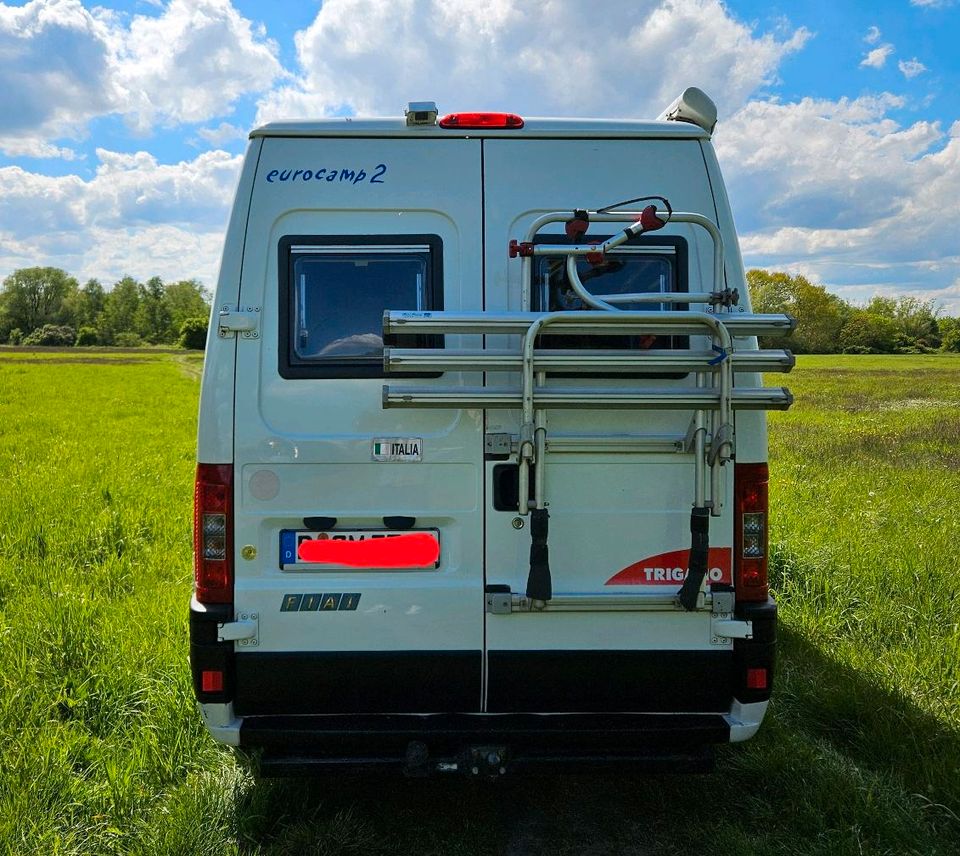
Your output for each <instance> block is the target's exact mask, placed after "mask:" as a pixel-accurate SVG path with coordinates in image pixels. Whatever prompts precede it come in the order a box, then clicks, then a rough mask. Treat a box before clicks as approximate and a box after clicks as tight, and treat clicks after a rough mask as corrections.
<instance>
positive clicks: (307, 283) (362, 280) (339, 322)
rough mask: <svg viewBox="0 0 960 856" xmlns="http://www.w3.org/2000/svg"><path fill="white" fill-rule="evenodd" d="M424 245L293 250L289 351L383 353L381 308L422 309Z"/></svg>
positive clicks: (320, 355) (319, 355) (306, 355)
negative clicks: (408, 248)
mask: <svg viewBox="0 0 960 856" xmlns="http://www.w3.org/2000/svg"><path fill="white" fill-rule="evenodd" d="M428 254H429V253H428V251H427V249H426V248H423V249H422V250H420V251H416V252H369V253H367V252H364V253H358V252H356V251H347V252H323V253H317V252H316V249H315V248H311V250H310V252H309V253H308V254H300V253H296V252H295V253H294V262H293V278H294V283H295V287H294V318H293V321H294V327H295V329H294V331H293V342H294V352H295V353H296V355H297V357H299V358H300V359H303V360H313V359H324V358H330V357H333V358H339V359H342V358H344V357H382V356H383V310H384V309H387V308H389V309H423V308H424V306H425V304H426V302H427V300H426V283H427V261H428Z"/></svg>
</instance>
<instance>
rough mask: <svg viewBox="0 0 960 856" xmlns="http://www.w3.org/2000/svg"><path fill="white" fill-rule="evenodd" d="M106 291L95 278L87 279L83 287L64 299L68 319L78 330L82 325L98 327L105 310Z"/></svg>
mask: <svg viewBox="0 0 960 856" xmlns="http://www.w3.org/2000/svg"><path fill="white" fill-rule="evenodd" d="M104 300H105V293H104V290H103V286H102V285H100V283H99V282H98V281H97V280H95V279H90V280H87V283H86V284H85V285H84V286H83V288H81V289H79V290H78V291H75V292H74V293H73V294H71V295H69V296H68V297H67V298H65V299H64V301H63V306H64V314H65V316H66V319H65V320H66V321H67V322H68V323H69V324H72V325H73V326H74V327H76V328H77V329H78V330H79V328H81V327H96V326H97V324H98V323H99V320H100V314H101V313H102V312H103V304H104Z"/></svg>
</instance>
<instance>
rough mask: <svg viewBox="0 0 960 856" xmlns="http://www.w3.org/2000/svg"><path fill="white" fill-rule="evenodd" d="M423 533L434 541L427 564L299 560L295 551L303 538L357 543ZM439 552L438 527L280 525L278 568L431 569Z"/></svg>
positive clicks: (342, 571) (304, 569)
mask: <svg viewBox="0 0 960 856" xmlns="http://www.w3.org/2000/svg"><path fill="white" fill-rule="evenodd" d="M413 534H427V535H430V536H431V537H432V538H433V540H434V541H436V543H437V560H436V562H434V563H432V564H430V565H416V564H414V565H405V566H392V567H376V566H357V565H355V564H344V563H342V562H316V561H307V560H303V559H301V558H300V557H299V555H298V550H299V547H300V544H301V543H302V542H303V541H304V540H318V541H325V540H329V541H346V542H353V543H359V542H363V541H372V540H383V539H389V538H398V537H402V536H404V535H413ZM442 555H443V549H442V545H441V543H440V530H439V529H437V528H433V527H424V528H418V529H379V528H367V529H363V528H358V529H331V530H328V531H326V532H318V531H315V530H310V529H281V530H280V570H281V571H315V572H316V571H338V572H341V573H344V572H346V573H369V572H371V571H372V572H381V573H394V572H397V571H399V572H403V571H434V570H437V568H439V567H440V560H441V557H442Z"/></svg>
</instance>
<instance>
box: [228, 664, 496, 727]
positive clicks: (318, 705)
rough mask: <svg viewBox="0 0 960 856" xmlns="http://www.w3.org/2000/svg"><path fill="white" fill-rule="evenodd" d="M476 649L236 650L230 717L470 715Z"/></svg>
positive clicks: (476, 689)
mask: <svg viewBox="0 0 960 856" xmlns="http://www.w3.org/2000/svg"><path fill="white" fill-rule="evenodd" d="M482 665H483V661H482V654H481V652H480V651H324V652H309V653H308V652H292V653H256V654H253V653H238V654H236V656H235V658H234V675H235V681H236V683H235V692H234V699H233V707H234V711H235V712H236V714H237V715H238V716H273V715H280V716H282V715H286V714H293V715H315V714H317V715H321V714H330V713H336V714H366V713H418V712H423V711H431V710H440V711H461V712H472V711H478V710H479V709H480V681H481V668H482Z"/></svg>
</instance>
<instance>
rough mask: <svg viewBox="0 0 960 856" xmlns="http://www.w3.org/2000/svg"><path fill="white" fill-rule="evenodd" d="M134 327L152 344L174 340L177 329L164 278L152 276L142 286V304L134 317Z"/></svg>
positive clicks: (138, 333)
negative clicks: (166, 294)
mask: <svg viewBox="0 0 960 856" xmlns="http://www.w3.org/2000/svg"><path fill="white" fill-rule="evenodd" d="M134 329H135V331H136V333H137V335H139V336H140V337H141V338H142V339H143V340H144V341H146V342H150V343H151V344H152V345H159V344H162V343H164V342H172V341H173V340H174V338H175V336H176V331H175V330H174V328H173V324H172V321H171V317H170V308H169V306H168V305H167V303H166V301H165V300H164V285H163V280H162V279H160V277H159V276H152V277H150V279H148V280H147V282H146V284H145V285H141V286H140V305H139V306H138V307H137V312H136V315H135V317H134Z"/></svg>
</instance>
